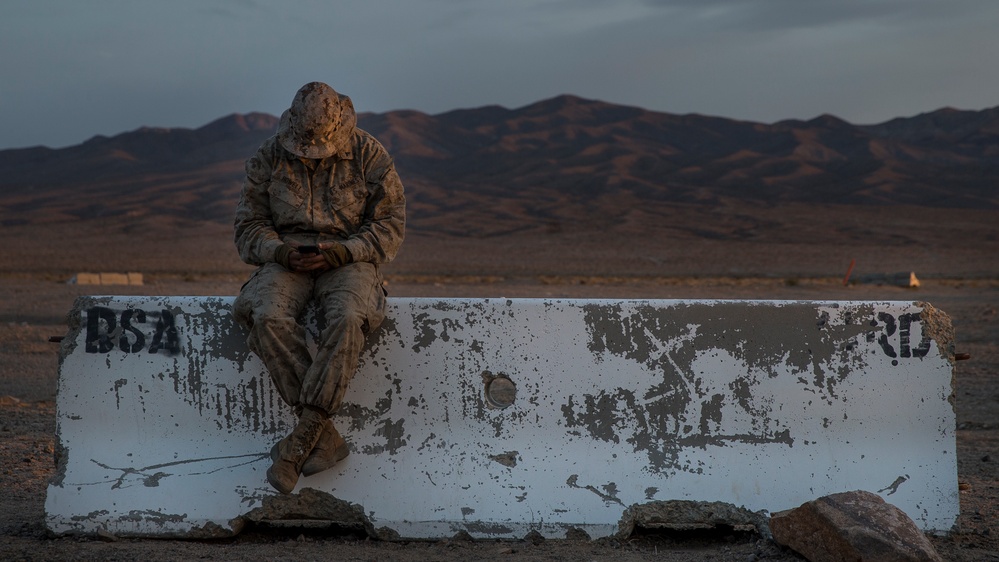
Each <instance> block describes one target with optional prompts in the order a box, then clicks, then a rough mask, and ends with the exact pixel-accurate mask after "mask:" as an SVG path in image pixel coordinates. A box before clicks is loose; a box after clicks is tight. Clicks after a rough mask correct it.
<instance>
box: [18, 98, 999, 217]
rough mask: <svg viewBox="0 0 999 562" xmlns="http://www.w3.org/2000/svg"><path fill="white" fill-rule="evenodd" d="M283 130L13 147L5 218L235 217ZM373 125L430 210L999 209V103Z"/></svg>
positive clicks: (559, 102) (215, 128)
mask: <svg viewBox="0 0 999 562" xmlns="http://www.w3.org/2000/svg"><path fill="white" fill-rule="evenodd" d="M276 126H277V118H276V117H274V116H272V115H266V114H261V113H251V114H247V115H236V114H234V115H230V116H228V117H224V118H222V119H219V120H216V121H214V122H212V123H209V124H207V125H205V126H203V127H201V128H198V129H180V128H176V129H157V128H141V129H137V130H135V131H131V132H127V133H123V134H120V135H116V136H114V137H102V136H97V137H94V138H92V139H90V140H88V141H86V142H84V143H82V144H80V145H76V146H72V147H68V148H62V149H49V148H44V147H35V148H24V149H15V150H4V151H0V172H2V173H0V221H2V224H7V225H9V224H17V223H19V222H25V221H30V220H32V216H33V215H32V213H35V212H37V209H38V208H39V206H44V207H47V208H48V210H49V211H50V212H51V210H52V208H56V209H57V211H58V212H60V213H63V214H64V217H65V218H66V219H73V218H97V217H108V216H117V215H124V214H126V213H130V212H131V213H142V212H146V211H144V210H143V209H147V208H148V206H149V205H155V208H156V209H157V212H161V213H176V214H177V215H178V216H182V217H185V218H193V219H209V220H220V221H221V220H224V221H228V220H230V218H231V214H232V209H233V201H234V200H235V197H236V196H237V194H238V191H239V186H240V183H241V181H242V176H243V162H244V161H245V160H246V158H247V157H249V156H250V155H251V154H252V153H253V152H254V150H255V149H256V148H257V146H259V144H260V143H261V141H262V140H263V139H265V138H266V137H268V136H269V135H271V134H273V132H274V130H275V128H276ZM359 126H360V127H361V128H363V129H365V130H367V131H369V132H370V133H372V134H374V135H375V136H376V137H377V138H378V139H379V140H380V141H381V142H382V143H383V144H385V146H386V147H387V148H388V149H389V150H390V151H391V153H392V154H393V156H394V158H395V160H396V164H397V166H398V168H399V171H400V173H401V175H402V176H403V178H404V181H405V183H406V185H407V190H408V192H410V193H415V194H419V198H420V201H421V204H422V205H425V206H426V209H427V212H431V211H432V210H433V209H434V208H437V207H435V206H436V205H442V204H444V202H450V204H454V200H455V194H467V195H468V196H480V197H485V198H486V200H491V201H496V200H522V199H525V198H526V199H528V200H530V201H533V202H545V204H546V205H547V204H548V203H550V202H551V201H559V200H560V199H561V198H564V197H565V196H566V195H567V194H569V195H571V196H572V197H573V200H574V201H579V202H582V203H585V202H587V201H598V200H599V198H603V197H606V196H615V195H619V194H621V195H628V196H630V197H635V198H638V199H639V200H643V201H660V202H667V203H670V202H675V203H695V204H701V203H707V204H710V203H712V202H715V201H717V200H719V199H720V198H735V199H746V200H754V201H760V202H765V203H783V202H810V203H841V204H911V205H922V206H945V207H968V208H988V209H994V208H997V207H999V191H997V190H996V189H995V186H996V185H997V184H999V165H997V164H999V151H997V150H996V147H997V146H999V108H993V109H987V110H983V111H958V110H954V109H941V110H938V111H934V112H932V113H926V114H922V115H917V116H915V117H910V118H899V119H893V120H891V121H888V122H885V123H881V124H878V125H864V126H859V125H852V124H850V123H847V122H845V121H843V120H841V119H838V118H836V117H833V116H829V115H823V116H820V117H817V118H815V119H812V120H809V121H798V120H788V121H781V122H778V123H773V124H761V123H752V122H747V121H737V120H732V119H724V118H719V117H708V116H703V115H672V114H667V113H656V112H651V111H646V110H643V109H640V108H636V107H626V106H619V105H612V104H608V103H603V102H599V101H591V100H585V99H580V98H577V97H573V96H559V97H556V98H553V99H549V100H545V101H542V102H538V103H535V104H532V105H529V106H526V107H522V108H519V109H512V110H511V109H505V108H502V107H498V106H487V107H481V108H476V109H465V110H457V111H451V112H447V113H442V114H439V115H427V114H424V113H420V112H416V111H393V112H389V113H383V114H370V113H368V114H362V115H360V116H359ZM57 193H58V196H56V194H57ZM538 212H539V214H540V213H544V212H545V209H544V208H543V207H541V208H539V211H538Z"/></svg>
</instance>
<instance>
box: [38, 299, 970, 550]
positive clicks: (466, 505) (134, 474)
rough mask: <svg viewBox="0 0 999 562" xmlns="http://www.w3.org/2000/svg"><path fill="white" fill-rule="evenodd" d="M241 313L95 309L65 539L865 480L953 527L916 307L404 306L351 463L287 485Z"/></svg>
mask: <svg viewBox="0 0 999 562" xmlns="http://www.w3.org/2000/svg"><path fill="white" fill-rule="evenodd" d="M231 304H232V299H230V298H219V297H169V298H167V297H83V298H81V299H79V301H78V302H77V304H76V307H75V309H74V310H73V312H72V313H71V315H70V318H69V334H68V336H67V337H66V338H65V339H64V340H63V342H62V348H61V355H60V378H59V390H58V420H57V421H58V440H59V443H58V445H57V451H58V452H59V466H58V468H57V472H56V477H55V478H54V479H53V481H52V483H51V485H50V487H49V491H48V498H47V502H46V521H47V524H48V526H49V527H50V529H51V530H52V531H53V532H55V533H57V534H73V533H96V532H97V531H98V530H104V531H107V532H111V533H113V534H115V535H118V536H128V535H133V536H183V537H223V536H229V535H232V534H235V533H238V532H239V531H240V530H241V529H242V528H243V527H244V526H245V524H246V523H247V522H251V521H252V522H260V521H278V520H284V519H314V520H323V521H332V522H334V523H336V524H338V525H341V526H354V527H357V528H359V529H364V531H365V532H366V533H368V534H369V535H370V536H376V537H381V538H438V537H451V536H454V535H455V534H458V533H468V534H470V535H471V536H473V537H476V538H485V537H490V538H522V537H524V536H525V535H527V534H528V533H531V532H538V533H540V534H541V535H543V536H545V537H549V538H561V537H565V536H567V535H573V536H575V535H578V534H579V533H581V532H585V533H587V534H588V535H589V536H590V537H593V538H596V537H602V536H608V535H614V534H618V533H621V532H627V527H628V526H632V527H633V526H634V525H635V524H639V525H652V526H666V527H669V526H671V525H672V526H674V527H676V526H677V525H683V524H685V523H684V521H677V520H674V521H669V520H668V518H669V517H673V516H672V515H669V514H671V513H674V512H675V510H676V509H677V506H687V505H691V506H694V507H693V508H691V509H694V512H690V513H693V514H690V513H688V515H685V516H683V517H687V518H693V519H697V518H698V517H702V515H698V514H700V513H701V512H700V511H697V510H703V509H706V508H704V506H705V505H707V506H713V505H715V503H718V504H719V505H721V504H724V505H727V506H729V507H730V508H732V509H734V510H735V511H733V513H736V515H734V516H733V517H736V519H739V518H742V519H745V521H742V519H739V521H731V522H728V523H729V524H733V525H734V524H742V523H746V524H749V523H752V524H754V525H755V524H756V523H757V522H758V520H759V517H757V514H758V513H760V512H762V511H764V510H769V511H779V510H784V509H788V508H791V507H794V506H797V505H800V504H801V503H803V502H806V501H809V500H811V499H814V498H815V497H819V496H822V495H825V494H830V493H836V492H841V491H845V490H861V489H862V490H869V491H872V492H876V493H882V494H888V495H891V501H892V503H893V504H894V505H896V506H898V507H899V508H901V509H902V510H904V511H905V512H906V513H907V514H908V515H909V516H910V517H911V518H912V519H913V520H914V521H916V522H917V524H918V525H919V526H920V527H922V528H923V529H924V530H948V529H950V527H951V526H952V525H953V524H954V523H955V521H956V518H957V514H958V494H957V464H956V452H955V433H954V425H955V416H954V410H953V407H952V376H953V342H954V337H953V330H952V328H951V327H950V321H949V319H948V318H947V316H946V315H945V314H943V313H942V312H940V311H937V310H935V309H933V308H932V307H931V306H929V305H927V304H925V303H905V302H876V303H875V302H839V303H835V302H832V303H815V302H783V301H605V300H540V299H538V300H535V299H478V300H473V299H393V300H391V301H390V303H389V310H388V316H387V318H386V320H385V322H384V324H383V325H382V328H381V329H380V330H379V331H378V332H376V333H375V334H372V336H371V337H370V339H369V342H368V343H369V345H368V346H367V348H366V349H365V351H364V352H363V353H362V356H361V367H360V370H359V372H358V374H357V376H356V377H355V378H354V379H353V382H352V383H351V387H350V390H349V391H348V394H347V398H346V400H345V402H344V405H343V408H342V410H341V412H340V414H339V415H338V416H337V417H336V418H335V419H334V422H335V423H336V425H337V426H338V427H339V428H340V429H341V432H342V433H343V434H344V437H345V438H346V439H347V441H348V443H349V446H350V448H351V452H352V454H351V455H350V456H349V457H347V459H346V460H345V461H343V462H342V463H341V464H340V465H338V466H337V467H335V468H334V469H332V470H330V471H328V472H325V473H322V474H319V475H316V476H313V477H309V478H303V479H302V480H300V483H299V486H300V488H299V490H297V493H296V494H294V495H292V496H286V497H284V496H280V495H278V494H277V493H276V492H274V491H273V490H272V489H271V488H270V487H269V486H268V485H267V483H266V479H265V476H264V473H265V471H266V469H267V466H268V464H269V460H268V456H267V451H268V450H269V448H270V446H271V445H272V444H273V443H274V442H275V441H277V440H278V439H280V438H281V437H282V436H283V435H284V434H286V433H287V432H288V431H290V429H291V424H292V421H293V417H292V415H291V412H290V411H289V409H288V408H287V407H286V406H285V405H284V404H283V403H282V401H281V399H280V398H279V397H278V394H277V392H276V391H275V389H274V387H273V385H272V384H271V382H270V379H269V378H268V377H267V375H266V373H264V371H263V367H262V364H261V363H260V361H259V360H258V359H257V358H256V357H254V356H253V355H252V354H250V353H249V352H248V351H247V349H246V345H245V334H243V333H242V332H241V330H240V329H239V328H238V327H237V326H236V325H235V324H234V322H233V321H232V319H231V316H230V312H229V310H230V307H231ZM321 323H322V322H321V321H319V322H317V321H315V320H309V321H308V324H309V331H310V333H311V334H313V336H315V335H316V334H317V333H318V330H319V329H321V326H319V324H321ZM684 502H687V503H684ZM712 502H714V503H712ZM735 506H738V507H735ZM685 509H686V508H685ZM712 509H713V510H714V511H711V513H714V512H715V511H718V510H717V509H715V508H712ZM726 509H727V508H726ZM723 511H724V510H723ZM695 512H696V513H695ZM677 517H679V518H680V519H683V517H680V516H677ZM705 517H706V516H705ZM664 518H666V520H664ZM740 522H742V523H740ZM677 528H679V527H677Z"/></svg>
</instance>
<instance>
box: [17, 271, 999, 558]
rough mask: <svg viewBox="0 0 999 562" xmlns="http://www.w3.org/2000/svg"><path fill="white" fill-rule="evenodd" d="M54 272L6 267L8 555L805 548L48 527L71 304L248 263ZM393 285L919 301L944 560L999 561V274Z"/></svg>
mask: <svg viewBox="0 0 999 562" xmlns="http://www.w3.org/2000/svg"><path fill="white" fill-rule="evenodd" d="M66 280H67V279H66V276H65V275H64V274H58V273H51V272H49V273H45V272H39V273H12V272H10V271H8V272H6V273H3V272H0V465H2V467H3V468H2V471H0V490H2V492H3V493H2V494H0V558H2V559H4V560H147V561H153V560H179V559H224V560H313V559H314V560H320V559H337V560H402V561H410V560H441V561H458V560H538V561H546V562H549V561H560V560H566V561H568V560H573V561H575V560H597V559H599V560H668V561H677V562H680V561H695V560H698V561H699V560H738V561H751V560H800V559H801V558H800V557H798V556H797V555H796V554H795V553H793V552H790V551H788V550H785V549H782V548H780V547H778V546H777V545H775V544H773V543H770V542H768V541H765V540H763V539H762V538H760V537H759V536H757V535H754V534H746V533H736V532H718V533H709V534H699V535H693V534H685V535H684V534H665V533H646V534H640V535H635V536H632V537H630V538H629V539H627V540H617V539H606V540H597V541H589V540H568V539H567V540H541V539H539V540H536V541H532V540H530V539H529V538H527V539H525V540H520V541H501V542H496V541H467V540H462V539H461V538H460V537H455V538H452V539H449V540H440V541H410V542H381V541H376V540H370V539H368V538H366V537H359V536H353V535H331V534H329V533H322V532H317V531H305V530H302V529H293V530H282V531H274V530H266V529H251V530H249V531H247V532H244V533H242V534H241V535H239V536H237V537H235V538H232V539H227V540H216V541H210V542H207V541H193V540H192V541H182V540H148V539H146V540H144V539H116V538H114V537H105V538H97V537H93V538H90V537H88V538H77V537H62V538H57V537H51V536H49V535H48V533H47V531H46V529H45V526H44V501H45V493H46V486H47V483H48V479H49V477H50V476H51V475H52V473H53V470H54V462H53V448H54V438H55V435H54V433H55V400H56V380H57V371H58V357H57V351H58V346H57V345H56V344H53V343H50V342H49V341H48V340H49V338H50V337H51V336H59V335H62V334H64V333H65V331H66V324H65V314H66V313H67V312H68V311H69V310H70V309H71V307H72V304H73V301H74V299H75V298H76V297H77V296H79V295H84V294H152V295H157V294H158V295H234V294H236V293H237V291H238V290H239V286H240V284H241V283H242V281H243V273H242V272H240V271H235V272H232V271H230V272H211V273H197V272H194V273H192V272H187V273H177V274H170V273H159V274H147V275H146V283H145V284H144V285H143V286H139V287H129V286H114V287H101V286H86V285H71V284H67V283H66ZM389 289H390V293H391V295H392V296H474V297H496V296H506V297H574V298H596V297H600V298H668V299H693V298H735V299H761V298H762V299H790V300H799V299H802V300H916V301H927V302H930V303H932V304H933V305H934V306H935V307H937V308H939V309H941V310H943V311H945V312H947V313H948V314H949V315H950V316H951V318H952V320H953V323H954V326H955V330H956V334H957V351H958V353H962V354H968V355H970V359H968V360H964V361H960V362H958V363H957V367H956V369H957V370H956V373H957V377H956V381H957V383H956V389H955V392H956V408H957V423H958V431H957V452H958V480H959V488H960V498H961V515H960V517H959V520H958V523H957V526H956V527H955V529H954V530H953V532H951V533H950V534H948V535H946V536H937V537H932V542H933V544H934V546H935V547H936V549H937V550H938V552H939V553H940V554H941V555H942V556H943V557H944V559H945V560H952V561H959V562H964V561H969V562H970V561H973V560H974V561H979V560H999V525H997V521H999V387H997V381H999V280H996V279H990V278H981V277H979V278H976V279H970V280H959V279H943V278H938V279H929V280H924V281H923V284H922V286H921V287H920V288H918V289H904V288H900V287H894V286H887V285H876V284H853V285H849V286H844V285H843V283H842V279H841V278H839V279H833V278H797V277H781V278H733V277H709V278H685V277H657V278H653V277H640V278H638V277H636V278H627V277H615V278H611V277H581V276H574V277H552V276H548V277H545V276H535V277H531V276H525V277H521V278H504V277H497V276H479V277H477V276H462V277H443V276H430V275H398V276H391V275H390V278H389Z"/></svg>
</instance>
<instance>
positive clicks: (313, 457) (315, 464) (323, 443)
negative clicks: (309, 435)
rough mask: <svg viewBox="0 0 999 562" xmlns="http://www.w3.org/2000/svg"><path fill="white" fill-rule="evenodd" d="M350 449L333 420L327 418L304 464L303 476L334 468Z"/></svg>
mask: <svg viewBox="0 0 999 562" xmlns="http://www.w3.org/2000/svg"><path fill="white" fill-rule="evenodd" d="M349 454H350V449H348V448H347V442H346V441H344V439H343V437H342V436H341V435H340V432H339V431H337V430H336V427H334V426H333V422H332V421H330V420H326V422H325V423H323V433H322V435H320V436H319V441H317V442H316V446H315V448H313V449H312V454H310V455H309V458H307V459H305V464H303V465H302V476H312V475H313V474H318V473H320V472H322V471H324V470H328V469H330V468H333V465H335V464H336V463H338V462H340V461H342V460H343V459H345V458H347V455H349Z"/></svg>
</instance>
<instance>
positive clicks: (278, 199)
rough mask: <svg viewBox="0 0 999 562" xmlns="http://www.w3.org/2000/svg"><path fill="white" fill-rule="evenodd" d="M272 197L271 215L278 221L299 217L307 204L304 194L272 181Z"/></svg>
mask: <svg viewBox="0 0 999 562" xmlns="http://www.w3.org/2000/svg"><path fill="white" fill-rule="evenodd" d="M270 196H271V213H272V214H273V215H274V217H275V218H276V219H278V220H280V219H285V220H288V219H289V218H293V217H297V216H298V215H299V214H300V212H301V209H302V206H303V205H304V204H305V198H304V197H303V196H302V193H300V192H299V191H298V190H296V189H293V188H292V187H291V186H289V185H287V184H284V183H279V182H273V181H272V182H271V188H270Z"/></svg>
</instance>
